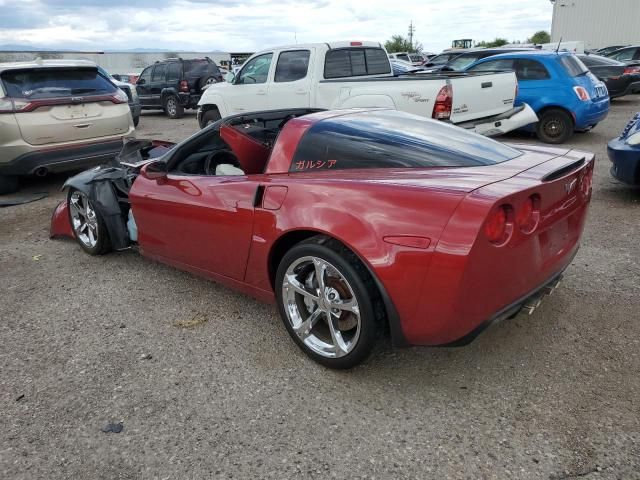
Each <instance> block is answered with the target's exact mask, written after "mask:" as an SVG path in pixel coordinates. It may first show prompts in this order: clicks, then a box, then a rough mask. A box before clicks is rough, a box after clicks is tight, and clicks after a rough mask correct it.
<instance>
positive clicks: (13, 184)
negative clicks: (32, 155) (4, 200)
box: [0, 175, 19, 195]
mask: <svg viewBox="0 0 640 480" xmlns="http://www.w3.org/2000/svg"><path fill="white" fill-rule="evenodd" d="M18 187H19V184H18V177H16V176H13V175H0V195H4V194H6V193H14V192H17V191H18Z"/></svg>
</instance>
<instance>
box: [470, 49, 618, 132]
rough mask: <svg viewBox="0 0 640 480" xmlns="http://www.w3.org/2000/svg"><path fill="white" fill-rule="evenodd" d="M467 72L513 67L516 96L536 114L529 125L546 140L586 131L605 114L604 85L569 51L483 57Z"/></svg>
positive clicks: (517, 101) (606, 95)
mask: <svg viewBox="0 0 640 480" xmlns="http://www.w3.org/2000/svg"><path fill="white" fill-rule="evenodd" d="M468 70H469V71H475V72H482V71H500V70H514V71H515V72H516V76H517V77H518V85H519V90H518V98H517V99H516V104H518V103H520V102H524V103H527V104H528V105H530V106H531V107H532V108H533V109H534V110H535V112H536V113H537V114H538V117H539V119H540V120H539V122H538V123H537V124H536V125H535V126H532V127H530V128H531V129H535V132H536V134H537V136H538V138H539V139H540V140H542V141H543V142H546V143H563V142H565V141H567V140H568V139H569V138H570V137H571V136H572V135H573V132H574V131H576V130H582V131H585V130H589V129H591V128H593V127H595V126H596V125H597V124H598V122H601V121H602V120H604V119H605V118H606V116H607V114H608V113H609V94H608V92H607V87H606V86H605V85H604V83H602V82H601V81H600V80H598V79H597V78H596V77H595V75H593V74H592V73H591V72H589V69H588V68H587V67H586V66H585V65H584V64H583V63H582V62H581V61H580V59H579V58H578V57H576V56H575V55H574V54H572V53H569V52H552V51H547V50H535V51H528V52H515V53H507V54H503V55H496V56H493V57H489V58H485V59H483V60H479V61H478V62H476V63H474V64H473V65H471V66H470V67H468Z"/></svg>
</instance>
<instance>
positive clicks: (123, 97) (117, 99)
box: [111, 89, 129, 103]
mask: <svg viewBox="0 0 640 480" xmlns="http://www.w3.org/2000/svg"><path fill="white" fill-rule="evenodd" d="M111 101H112V102H113V103H129V97H127V94H126V93H124V92H123V91H122V90H120V89H118V91H117V92H116V93H115V95H113V96H112V97H111Z"/></svg>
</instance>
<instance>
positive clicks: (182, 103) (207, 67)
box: [136, 57, 222, 118]
mask: <svg viewBox="0 0 640 480" xmlns="http://www.w3.org/2000/svg"><path fill="white" fill-rule="evenodd" d="M216 82H222V74H221V73H220V69H219V68H218V66H217V65H216V64H215V63H214V62H213V61H212V60H211V59H210V58H208V57H205V58H196V59H189V60H186V59H182V58H169V59H167V60H163V61H161V62H156V63H155V64H153V65H151V66H149V67H147V68H145V69H144V70H143V71H142V73H141V74H140V77H139V78H138V81H137V82H136V90H137V92H138V97H140V104H141V105H142V108H143V109H144V110H151V109H163V110H164V111H165V113H166V114H167V115H168V116H169V118H180V117H182V114H183V113H184V109H185V108H196V107H197V106H198V101H199V100H200V96H201V95H202V91H203V90H204V89H205V88H206V87H207V86H208V85H210V84H212V83H216Z"/></svg>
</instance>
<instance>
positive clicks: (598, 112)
mask: <svg viewBox="0 0 640 480" xmlns="http://www.w3.org/2000/svg"><path fill="white" fill-rule="evenodd" d="M608 114H609V97H605V98H601V99H599V100H593V101H590V102H584V105H582V108H581V109H580V110H578V111H576V112H575V119H576V125H575V129H576V130H583V129H586V128H589V127H592V126H594V125H595V124H596V123H600V122H601V121H602V120H604V119H605V118H607V115H608Z"/></svg>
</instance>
